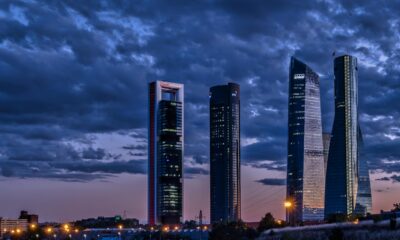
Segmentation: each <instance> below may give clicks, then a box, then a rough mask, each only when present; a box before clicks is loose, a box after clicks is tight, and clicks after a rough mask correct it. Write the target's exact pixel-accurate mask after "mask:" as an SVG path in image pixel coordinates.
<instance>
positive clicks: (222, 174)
mask: <svg viewBox="0 0 400 240" xmlns="http://www.w3.org/2000/svg"><path fill="white" fill-rule="evenodd" d="M209 96H210V192H211V193H210V198H211V214H210V215H211V222H212V223H214V222H218V221H225V222H226V221H237V220H239V219H240V218H241V196H240V195H241V189H240V86H239V85H238V84H235V83H228V84H227V85H219V86H214V87H212V88H211V89H210V95H209Z"/></svg>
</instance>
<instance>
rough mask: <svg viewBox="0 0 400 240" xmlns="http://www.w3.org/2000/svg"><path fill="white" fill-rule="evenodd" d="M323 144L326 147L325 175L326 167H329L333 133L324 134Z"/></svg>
mask: <svg viewBox="0 0 400 240" xmlns="http://www.w3.org/2000/svg"><path fill="white" fill-rule="evenodd" d="M322 143H323V145H324V165H325V173H324V174H326V167H327V165H328V156H329V144H330V143H331V133H322Z"/></svg>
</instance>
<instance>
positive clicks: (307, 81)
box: [286, 57, 325, 225]
mask: <svg viewBox="0 0 400 240" xmlns="http://www.w3.org/2000/svg"><path fill="white" fill-rule="evenodd" d="M288 127H289V129H288V166H287V201H289V202H291V206H290V207H288V208H287V210H286V211H287V218H288V219H287V220H288V221H289V222H290V224H292V225H297V224H299V223H301V222H310V221H320V220H323V218H324V188H325V177H324V156H323V144H322V126H321V103H320V88H319V77H318V75H317V74H316V73H315V72H314V71H313V70H312V69H311V68H310V67H309V66H307V65H306V64H304V63H302V62H301V61H299V60H298V59H296V58H294V57H292V58H291V60H290V69H289V113H288Z"/></svg>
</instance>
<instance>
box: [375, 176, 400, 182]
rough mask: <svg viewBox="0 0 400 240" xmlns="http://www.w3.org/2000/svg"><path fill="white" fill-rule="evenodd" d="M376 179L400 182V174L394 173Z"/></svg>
mask: <svg viewBox="0 0 400 240" xmlns="http://www.w3.org/2000/svg"><path fill="white" fill-rule="evenodd" d="M376 180H378V181H392V182H400V176H399V175H392V176H391V177H383V178H378V179H376Z"/></svg>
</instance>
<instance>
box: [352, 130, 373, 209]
mask: <svg viewBox="0 0 400 240" xmlns="http://www.w3.org/2000/svg"><path fill="white" fill-rule="evenodd" d="M359 129H361V128H359ZM358 132H359V135H358V136H359V138H358V143H359V145H358V149H359V158H358V191H357V201H356V207H355V210H354V211H355V213H356V214H358V215H363V216H365V215H366V214H367V213H371V211H372V195H371V183H370V180H369V171H368V170H369V168H368V162H367V160H366V158H365V156H364V154H363V152H364V151H363V145H364V143H363V138H362V134H361V130H359V131H358Z"/></svg>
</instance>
